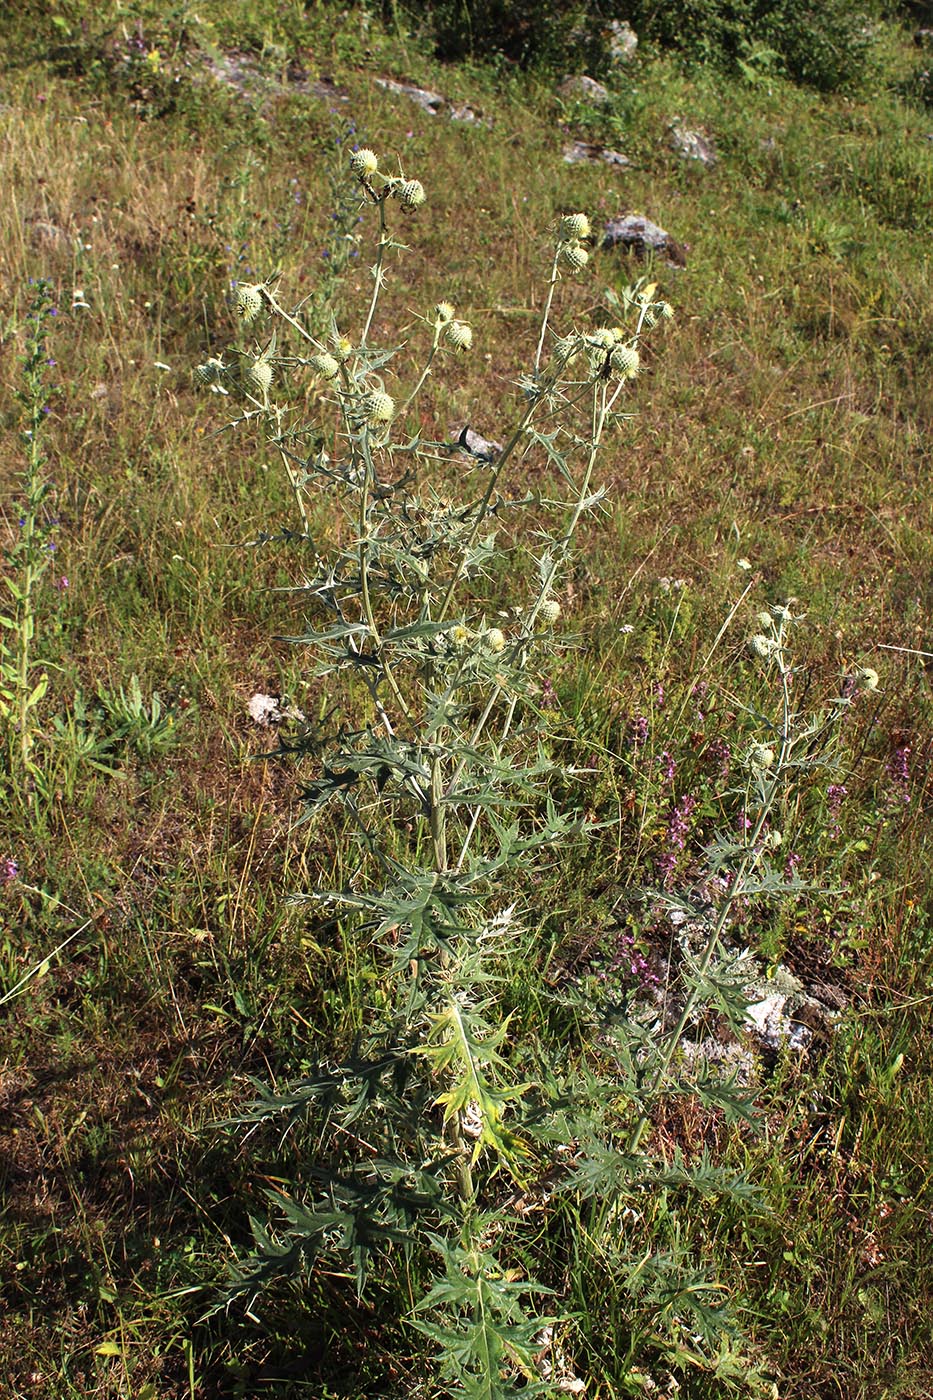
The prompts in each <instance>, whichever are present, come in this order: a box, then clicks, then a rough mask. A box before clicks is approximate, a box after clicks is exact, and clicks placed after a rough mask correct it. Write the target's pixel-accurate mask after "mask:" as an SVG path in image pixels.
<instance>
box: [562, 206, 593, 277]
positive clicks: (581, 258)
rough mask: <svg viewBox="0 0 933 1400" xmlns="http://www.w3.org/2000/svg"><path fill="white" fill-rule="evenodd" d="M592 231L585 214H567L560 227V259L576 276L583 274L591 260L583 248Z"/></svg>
mask: <svg viewBox="0 0 933 1400" xmlns="http://www.w3.org/2000/svg"><path fill="white" fill-rule="evenodd" d="M591 232H592V229H591V227H590V221H589V219H588V218H587V217H586V215H585V214H565V215H564V216H563V218H562V219H561V221H560V225H559V227H558V240H559V241H558V245H557V256H558V259H559V260H560V261H561V262H562V263H563V264H564V265H565V266H566V267H567V268H569V270H570V271H571V272H572V273H573V274H574V275H576V273H578V272H582V271H583V269H584V268H585V267H586V265H587V263H588V262H589V260H590V255H589V253H588V252H587V250H586V249H585V248H584V247H583V241H584V239H587V238H589V236H590V233H591Z"/></svg>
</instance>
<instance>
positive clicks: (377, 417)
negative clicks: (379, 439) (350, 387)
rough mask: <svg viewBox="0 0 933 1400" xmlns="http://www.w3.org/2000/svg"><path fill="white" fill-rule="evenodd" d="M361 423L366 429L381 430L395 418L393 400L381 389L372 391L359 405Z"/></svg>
mask: <svg viewBox="0 0 933 1400" xmlns="http://www.w3.org/2000/svg"><path fill="white" fill-rule="evenodd" d="M360 409H361V414H362V419H363V422H364V423H365V424H366V426H367V427H368V428H382V427H384V426H385V424H386V423H391V422H392V419H393V418H394V417H395V400H394V399H393V398H392V396H391V394H386V393H384V392H383V390H382V389H374V390H373V392H372V393H371V394H367V395H366V396H365V398H364V399H363V401H362V403H361V405H360Z"/></svg>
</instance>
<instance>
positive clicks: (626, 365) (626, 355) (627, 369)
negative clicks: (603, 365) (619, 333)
mask: <svg viewBox="0 0 933 1400" xmlns="http://www.w3.org/2000/svg"><path fill="white" fill-rule="evenodd" d="M640 364H641V360H640V358H639V355H638V351H637V350H635V349H634V348H633V347H632V346H631V345H617V346H616V348H615V349H614V350H613V351H612V354H611V355H610V356H609V366H610V368H611V370H612V372H613V374H617V375H618V376H619V378H620V379H634V378H635V376H636V374H637V373H638V369H639V366H640Z"/></svg>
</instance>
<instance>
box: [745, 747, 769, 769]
mask: <svg viewBox="0 0 933 1400" xmlns="http://www.w3.org/2000/svg"><path fill="white" fill-rule="evenodd" d="M748 761H749V763H750V764H751V766H752V767H753V768H772V767H773V766H774V749H769V748H768V746H767V744H755V746H754V747H753V749H752V751H751V753H750V754H749V755H748Z"/></svg>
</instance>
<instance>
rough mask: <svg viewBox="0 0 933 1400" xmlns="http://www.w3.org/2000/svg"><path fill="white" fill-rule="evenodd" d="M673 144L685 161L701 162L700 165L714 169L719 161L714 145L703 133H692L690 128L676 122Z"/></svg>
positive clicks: (673, 127) (672, 134) (673, 131)
mask: <svg viewBox="0 0 933 1400" xmlns="http://www.w3.org/2000/svg"><path fill="white" fill-rule="evenodd" d="M671 144H672V146H673V147H674V150H675V151H676V152H677V154H678V155H679V156H681V157H682V158H683V159H684V160H695V161H699V163H700V165H704V166H706V168H707V169H712V167H713V166H714V165H715V164H716V161H717V159H718V157H717V155H716V151H715V149H714V147H713V143H712V142H711V141H710V140H709V138H708V137H707V136H704V135H703V133H702V132H701V131H691V130H690V129H689V128H688V127H685V126H681V124H680V122H674V124H673V125H672V127H671Z"/></svg>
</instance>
